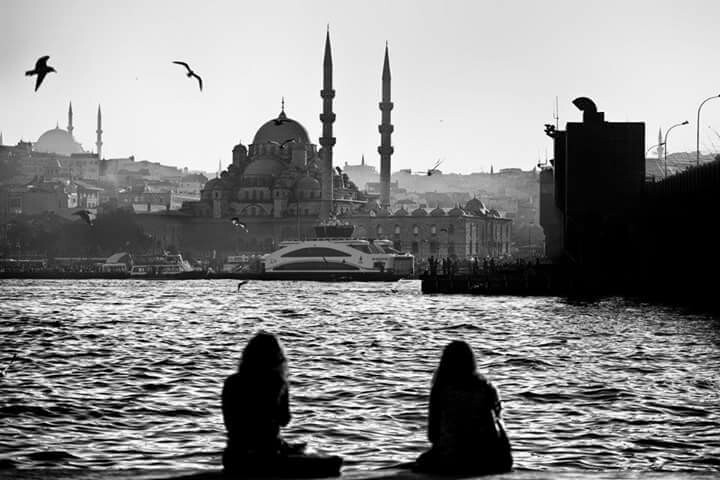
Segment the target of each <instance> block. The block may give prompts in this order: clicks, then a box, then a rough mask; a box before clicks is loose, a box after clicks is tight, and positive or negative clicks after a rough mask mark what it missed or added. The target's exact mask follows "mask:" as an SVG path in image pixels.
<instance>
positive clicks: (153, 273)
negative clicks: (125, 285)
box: [130, 254, 194, 278]
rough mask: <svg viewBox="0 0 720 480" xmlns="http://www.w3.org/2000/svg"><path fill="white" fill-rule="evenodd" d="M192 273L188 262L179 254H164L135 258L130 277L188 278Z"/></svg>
mask: <svg viewBox="0 0 720 480" xmlns="http://www.w3.org/2000/svg"><path fill="white" fill-rule="evenodd" d="M193 272H194V270H193V268H192V267H191V266H190V262H188V261H187V260H184V259H183V258H182V255H180V254H174V255H173V254H164V255H150V256H141V257H135V258H134V259H133V266H132V268H131V269H130V276H131V277H136V278H149V277H151V278H157V277H175V276H189V275H191V274H192V273H193Z"/></svg>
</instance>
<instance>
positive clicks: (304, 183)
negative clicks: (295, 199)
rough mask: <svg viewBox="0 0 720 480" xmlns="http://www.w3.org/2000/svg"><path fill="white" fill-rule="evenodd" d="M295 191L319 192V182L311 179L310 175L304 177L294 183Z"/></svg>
mask: <svg viewBox="0 0 720 480" xmlns="http://www.w3.org/2000/svg"><path fill="white" fill-rule="evenodd" d="M295 189H296V190H320V189H321V186H320V182H319V181H318V180H317V179H316V178H313V177H311V176H310V175H305V176H303V177H300V179H299V180H298V181H297V183H295Z"/></svg>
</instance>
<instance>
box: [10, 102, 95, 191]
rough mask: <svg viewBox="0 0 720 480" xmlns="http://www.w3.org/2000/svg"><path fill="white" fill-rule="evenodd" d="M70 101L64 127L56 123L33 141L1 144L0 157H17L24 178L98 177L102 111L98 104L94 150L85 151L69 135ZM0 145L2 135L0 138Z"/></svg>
mask: <svg viewBox="0 0 720 480" xmlns="http://www.w3.org/2000/svg"><path fill="white" fill-rule="evenodd" d="M74 129H75V127H74V125H73V108H72V102H70V105H69V107H68V124H67V129H65V130H63V129H62V128H60V126H59V125H58V124H56V125H55V128H53V129H51V130H48V131H46V132H45V133H43V134H42V135H40V137H39V138H38V139H37V141H36V142H34V143H29V142H23V141H20V142H19V143H18V145H17V146H5V147H3V148H2V152H0V157H7V158H8V159H9V158H11V157H13V158H15V159H16V160H18V161H17V162H16V163H17V165H18V167H19V173H20V175H21V176H22V177H25V178H43V179H45V180H53V179H69V178H75V179H77V178H81V179H88V180H98V178H99V177H100V174H101V172H100V170H101V161H100V160H101V159H102V144H103V142H102V133H103V131H102V112H101V111H100V106H98V112H97V130H96V134H97V141H96V143H95V146H96V148H97V151H96V152H88V151H86V150H84V149H83V147H82V145H80V143H79V142H78V141H77V140H75V137H74V135H73V131H74ZM0 145H2V139H1V138H0Z"/></svg>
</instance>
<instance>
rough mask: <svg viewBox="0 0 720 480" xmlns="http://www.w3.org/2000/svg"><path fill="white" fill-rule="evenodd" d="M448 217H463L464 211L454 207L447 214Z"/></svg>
mask: <svg viewBox="0 0 720 480" xmlns="http://www.w3.org/2000/svg"><path fill="white" fill-rule="evenodd" d="M448 215H449V216H451V217H462V216H463V215H465V210H463V209H462V208H460V207H455V208H453V209H452V210H450V211H449V212H448Z"/></svg>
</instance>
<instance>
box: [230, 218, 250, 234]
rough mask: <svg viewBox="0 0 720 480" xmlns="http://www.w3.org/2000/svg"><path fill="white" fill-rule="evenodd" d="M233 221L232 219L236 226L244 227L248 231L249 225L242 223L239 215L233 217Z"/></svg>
mask: <svg viewBox="0 0 720 480" xmlns="http://www.w3.org/2000/svg"><path fill="white" fill-rule="evenodd" d="M231 221H232V224H233V225H235V226H236V227H239V228H242V229H243V230H245V231H246V232H247V231H248V229H247V225H245V224H244V223H242V222H241V221H240V219H239V218H238V217H233V218H232V220H231Z"/></svg>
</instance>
